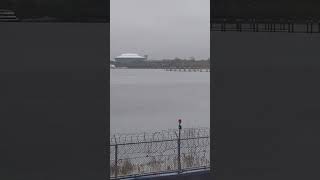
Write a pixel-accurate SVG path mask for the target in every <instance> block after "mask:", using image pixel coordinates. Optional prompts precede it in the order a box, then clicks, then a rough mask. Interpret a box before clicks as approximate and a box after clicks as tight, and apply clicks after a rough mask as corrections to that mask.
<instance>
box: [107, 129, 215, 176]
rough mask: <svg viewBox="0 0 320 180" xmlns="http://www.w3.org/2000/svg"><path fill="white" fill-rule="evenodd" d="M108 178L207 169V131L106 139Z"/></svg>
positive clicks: (133, 135) (157, 133)
mask: <svg viewBox="0 0 320 180" xmlns="http://www.w3.org/2000/svg"><path fill="white" fill-rule="evenodd" d="M109 147H110V176H111V178H119V177H132V176H143V175H147V174H157V173H159V174H163V173H165V172H168V173H169V172H177V173H180V172H183V171H187V170H189V169H193V170H194V169H197V168H198V169H203V168H208V167H210V160H209V159H210V129H209V128H189V129H182V130H181V131H180V133H179V130H178V129H177V130H167V131H161V132H156V133H140V134H115V135H113V136H111V137H110V145H109Z"/></svg>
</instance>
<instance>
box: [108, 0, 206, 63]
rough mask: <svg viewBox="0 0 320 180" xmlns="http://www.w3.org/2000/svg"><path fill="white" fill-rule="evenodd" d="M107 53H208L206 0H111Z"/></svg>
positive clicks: (198, 56) (157, 56) (163, 55)
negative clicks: (108, 48) (108, 49)
mask: <svg viewBox="0 0 320 180" xmlns="http://www.w3.org/2000/svg"><path fill="white" fill-rule="evenodd" d="M110 4H111V8H110V22H111V27H110V36H111V37H110V38H111V39H110V40H111V41H110V44H111V49H110V53H111V54H110V55H111V59H113V58H114V57H115V56H117V55H120V54H121V53H138V54H140V55H145V54H147V55H149V59H163V58H175V57H179V58H189V57H191V56H193V57H195V58H196V59H207V58H209V57H210V0H111V1H110Z"/></svg>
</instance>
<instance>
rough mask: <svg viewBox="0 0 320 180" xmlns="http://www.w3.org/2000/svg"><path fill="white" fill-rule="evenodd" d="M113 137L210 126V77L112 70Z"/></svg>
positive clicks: (142, 70) (179, 73) (192, 73)
mask: <svg viewBox="0 0 320 180" xmlns="http://www.w3.org/2000/svg"><path fill="white" fill-rule="evenodd" d="M110 74H111V76H110V83H111V84H110V98H111V99H110V113H111V122H110V127H111V129H110V130H111V133H115V132H117V133H128V132H142V131H161V130H166V129H172V128H177V120H178V119H179V118H181V119H182V125H183V127H209V126H210V73H209V72H170V71H164V70H154V69H152V70H150V69H147V70H145V69H111V72H110Z"/></svg>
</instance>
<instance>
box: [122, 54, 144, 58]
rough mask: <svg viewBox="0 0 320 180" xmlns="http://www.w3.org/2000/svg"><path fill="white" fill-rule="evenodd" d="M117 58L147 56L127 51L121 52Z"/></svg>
mask: <svg viewBox="0 0 320 180" xmlns="http://www.w3.org/2000/svg"><path fill="white" fill-rule="evenodd" d="M116 58H145V57H142V56H139V55H138V54H135V53H125V54H121V55H120V56H117V57H116Z"/></svg>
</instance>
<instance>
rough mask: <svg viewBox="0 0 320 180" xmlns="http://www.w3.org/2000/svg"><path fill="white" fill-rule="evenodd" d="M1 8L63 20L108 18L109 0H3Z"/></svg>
mask: <svg viewBox="0 0 320 180" xmlns="http://www.w3.org/2000/svg"><path fill="white" fill-rule="evenodd" d="M0 9H8V10H13V11H14V12H15V14H16V16H17V17H18V18H20V19H23V18H40V17H52V18H57V19H61V20H69V19H70V20H71V19H85V18H97V19H101V18H102V19H106V18H107V0H1V1H0Z"/></svg>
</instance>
